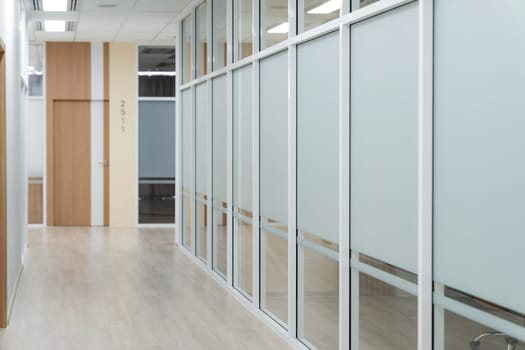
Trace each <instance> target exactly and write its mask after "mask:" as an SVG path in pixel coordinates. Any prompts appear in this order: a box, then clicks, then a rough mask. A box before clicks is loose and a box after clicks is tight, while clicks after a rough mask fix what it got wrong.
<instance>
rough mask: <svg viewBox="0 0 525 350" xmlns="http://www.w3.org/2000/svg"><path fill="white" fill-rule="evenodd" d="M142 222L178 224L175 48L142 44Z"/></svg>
mask: <svg viewBox="0 0 525 350" xmlns="http://www.w3.org/2000/svg"><path fill="white" fill-rule="evenodd" d="M138 58H139V72H138V75H139V109H138V119H139V125H138V128H139V130H138V133H139V135H138V136H139V138H138V144H139V159H138V160H139V179H138V182H139V185H138V186H139V205H138V208H139V224H173V223H175V136H174V135H175V48H174V47H172V46H171V47H170V46H140V47H139V57H138Z"/></svg>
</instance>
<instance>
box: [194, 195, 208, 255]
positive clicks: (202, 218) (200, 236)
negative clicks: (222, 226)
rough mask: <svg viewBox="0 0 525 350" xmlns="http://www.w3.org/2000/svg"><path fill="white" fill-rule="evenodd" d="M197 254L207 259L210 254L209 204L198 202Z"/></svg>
mask: <svg viewBox="0 0 525 350" xmlns="http://www.w3.org/2000/svg"><path fill="white" fill-rule="evenodd" d="M196 219H197V256H198V257H200V258H201V259H203V260H204V261H206V260H207V256H208V253H207V251H208V206H207V205H206V204H204V203H200V202H197V215H196Z"/></svg>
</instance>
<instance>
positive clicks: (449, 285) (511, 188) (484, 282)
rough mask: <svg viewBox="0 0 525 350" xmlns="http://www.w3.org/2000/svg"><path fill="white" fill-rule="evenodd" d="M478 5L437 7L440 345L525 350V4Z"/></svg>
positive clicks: (436, 241) (437, 308)
mask: <svg viewBox="0 0 525 350" xmlns="http://www.w3.org/2000/svg"><path fill="white" fill-rule="evenodd" d="M477 4H478V3H476V2H475V1H472V0H466V1H460V2H457V1H450V0H444V1H438V2H436V6H435V29H434V33H435V39H434V46H435V49H434V50H435V54H434V70H435V77H434V91H435V97H434V98H435V99H434V108H435V110H434V113H435V114H434V152H435V154H434V201H435V202H434V282H435V290H436V293H435V298H434V303H435V312H436V313H437V314H438V315H440V318H439V319H438V322H439V324H440V325H441V326H442V327H441V331H442V332H439V331H438V330H436V333H435V339H436V341H441V342H443V338H444V343H445V344H446V347H447V349H459V348H461V347H463V348H465V347H466V345H468V344H472V345H471V346H474V347H472V349H512V350H513V349H522V348H525V327H524V325H525V316H524V315H525V298H524V297H523V295H524V293H523V291H524V290H525V280H524V279H523V277H522V276H523V258H522V257H523V247H525V235H524V234H523V233H524V232H525V221H524V220H523V213H524V210H525V202H524V200H523V199H524V198H525V163H524V162H523V155H524V154H525V138H524V137H523V135H524V133H525V118H524V115H525V114H524V113H525V108H524V105H523V96H525V85H524V84H523V82H524V79H525V66H524V65H523V62H524V59H525V46H524V45H523V32H524V30H525V22H524V21H523V14H524V13H525V3H523V2H520V1H517V2H511V3H505V5H503V3H499V4H492V6H487V7H482V8H480V9H479V11H476V16H471V14H472V6H476V5H477ZM502 5H503V6H502ZM465 16H469V21H468V25H460V24H459V23H458V20H459V19H460V18H465ZM488 22H490V23H491V25H490V26H489V27H491V28H492V29H491V28H489V27H487V25H486V24H487V23H488ZM494 28H497V30H494ZM502 38H504V39H502Z"/></svg>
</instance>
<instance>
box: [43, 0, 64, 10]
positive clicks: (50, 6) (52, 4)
mask: <svg viewBox="0 0 525 350" xmlns="http://www.w3.org/2000/svg"><path fill="white" fill-rule="evenodd" d="M43 5H44V6H43V7H44V11H51V12H66V11H67V0H44V4H43Z"/></svg>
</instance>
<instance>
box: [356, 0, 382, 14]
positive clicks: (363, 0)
mask: <svg viewBox="0 0 525 350" xmlns="http://www.w3.org/2000/svg"><path fill="white" fill-rule="evenodd" d="M351 1H352V3H351V4H352V11H355V10H359V9H360V8H363V7H366V6H368V5H371V4H373V3H374V2H378V1H379V0H351Z"/></svg>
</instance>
